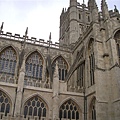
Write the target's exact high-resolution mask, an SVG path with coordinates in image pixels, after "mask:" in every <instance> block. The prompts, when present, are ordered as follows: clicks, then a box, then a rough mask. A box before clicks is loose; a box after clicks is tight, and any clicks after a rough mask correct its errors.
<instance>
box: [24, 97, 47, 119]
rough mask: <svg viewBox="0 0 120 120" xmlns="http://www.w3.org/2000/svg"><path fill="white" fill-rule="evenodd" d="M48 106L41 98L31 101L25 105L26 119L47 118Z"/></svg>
mask: <svg viewBox="0 0 120 120" xmlns="http://www.w3.org/2000/svg"><path fill="white" fill-rule="evenodd" d="M46 115H47V106H46V104H45V102H44V101H43V100H41V99H40V97H39V96H35V97H33V98H31V99H29V100H28V101H27V102H26V103H25V105H24V118H29V117H30V118H31V117H32V118H34V117H37V118H39V119H40V120H41V119H42V118H46Z"/></svg>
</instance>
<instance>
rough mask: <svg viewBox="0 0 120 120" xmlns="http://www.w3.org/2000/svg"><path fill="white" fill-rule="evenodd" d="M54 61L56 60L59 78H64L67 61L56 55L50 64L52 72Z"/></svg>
mask: <svg viewBox="0 0 120 120" xmlns="http://www.w3.org/2000/svg"><path fill="white" fill-rule="evenodd" d="M56 61H58V72H59V80H64V79H65V77H66V75H67V71H68V65H67V62H66V61H65V60H64V58H63V57H62V56H59V57H57V58H56V59H55V60H54V62H53V64H52V69H53V73H54V70H55V64H56Z"/></svg>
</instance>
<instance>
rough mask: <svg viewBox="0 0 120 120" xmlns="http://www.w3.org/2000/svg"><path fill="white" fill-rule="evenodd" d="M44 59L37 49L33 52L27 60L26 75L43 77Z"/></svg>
mask: <svg viewBox="0 0 120 120" xmlns="http://www.w3.org/2000/svg"><path fill="white" fill-rule="evenodd" d="M42 69H43V60H42V57H41V55H40V54H39V53H38V52H37V51H36V52H34V53H32V54H31V55H30V56H29V57H28V59H27V61H26V76H27V77H31V78H36V79H42Z"/></svg>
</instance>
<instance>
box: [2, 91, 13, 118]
mask: <svg viewBox="0 0 120 120" xmlns="http://www.w3.org/2000/svg"><path fill="white" fill-rule="evenodd" d="M10 107H11V102H10V99H9V98H8V96H7V95H6V94H5V93H4V92H2V91H1V90H0V113H1V114H2V113H3V114H4V115H5V116H7V114H8V113H10Z"/></svg>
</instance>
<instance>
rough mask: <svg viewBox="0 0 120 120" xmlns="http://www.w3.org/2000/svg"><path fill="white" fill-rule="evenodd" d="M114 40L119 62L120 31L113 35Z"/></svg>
mask: <svg viewBox="0 0 120 120" xmlns="http://www.w3.org/2000/svg"><path fill="white" fill-rule="evenodd" d="M114 39H115V41H116V45H117V51H118V57H119V62H120V30H119V31H117V32H116V34H115V35H114Z"/></svg>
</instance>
